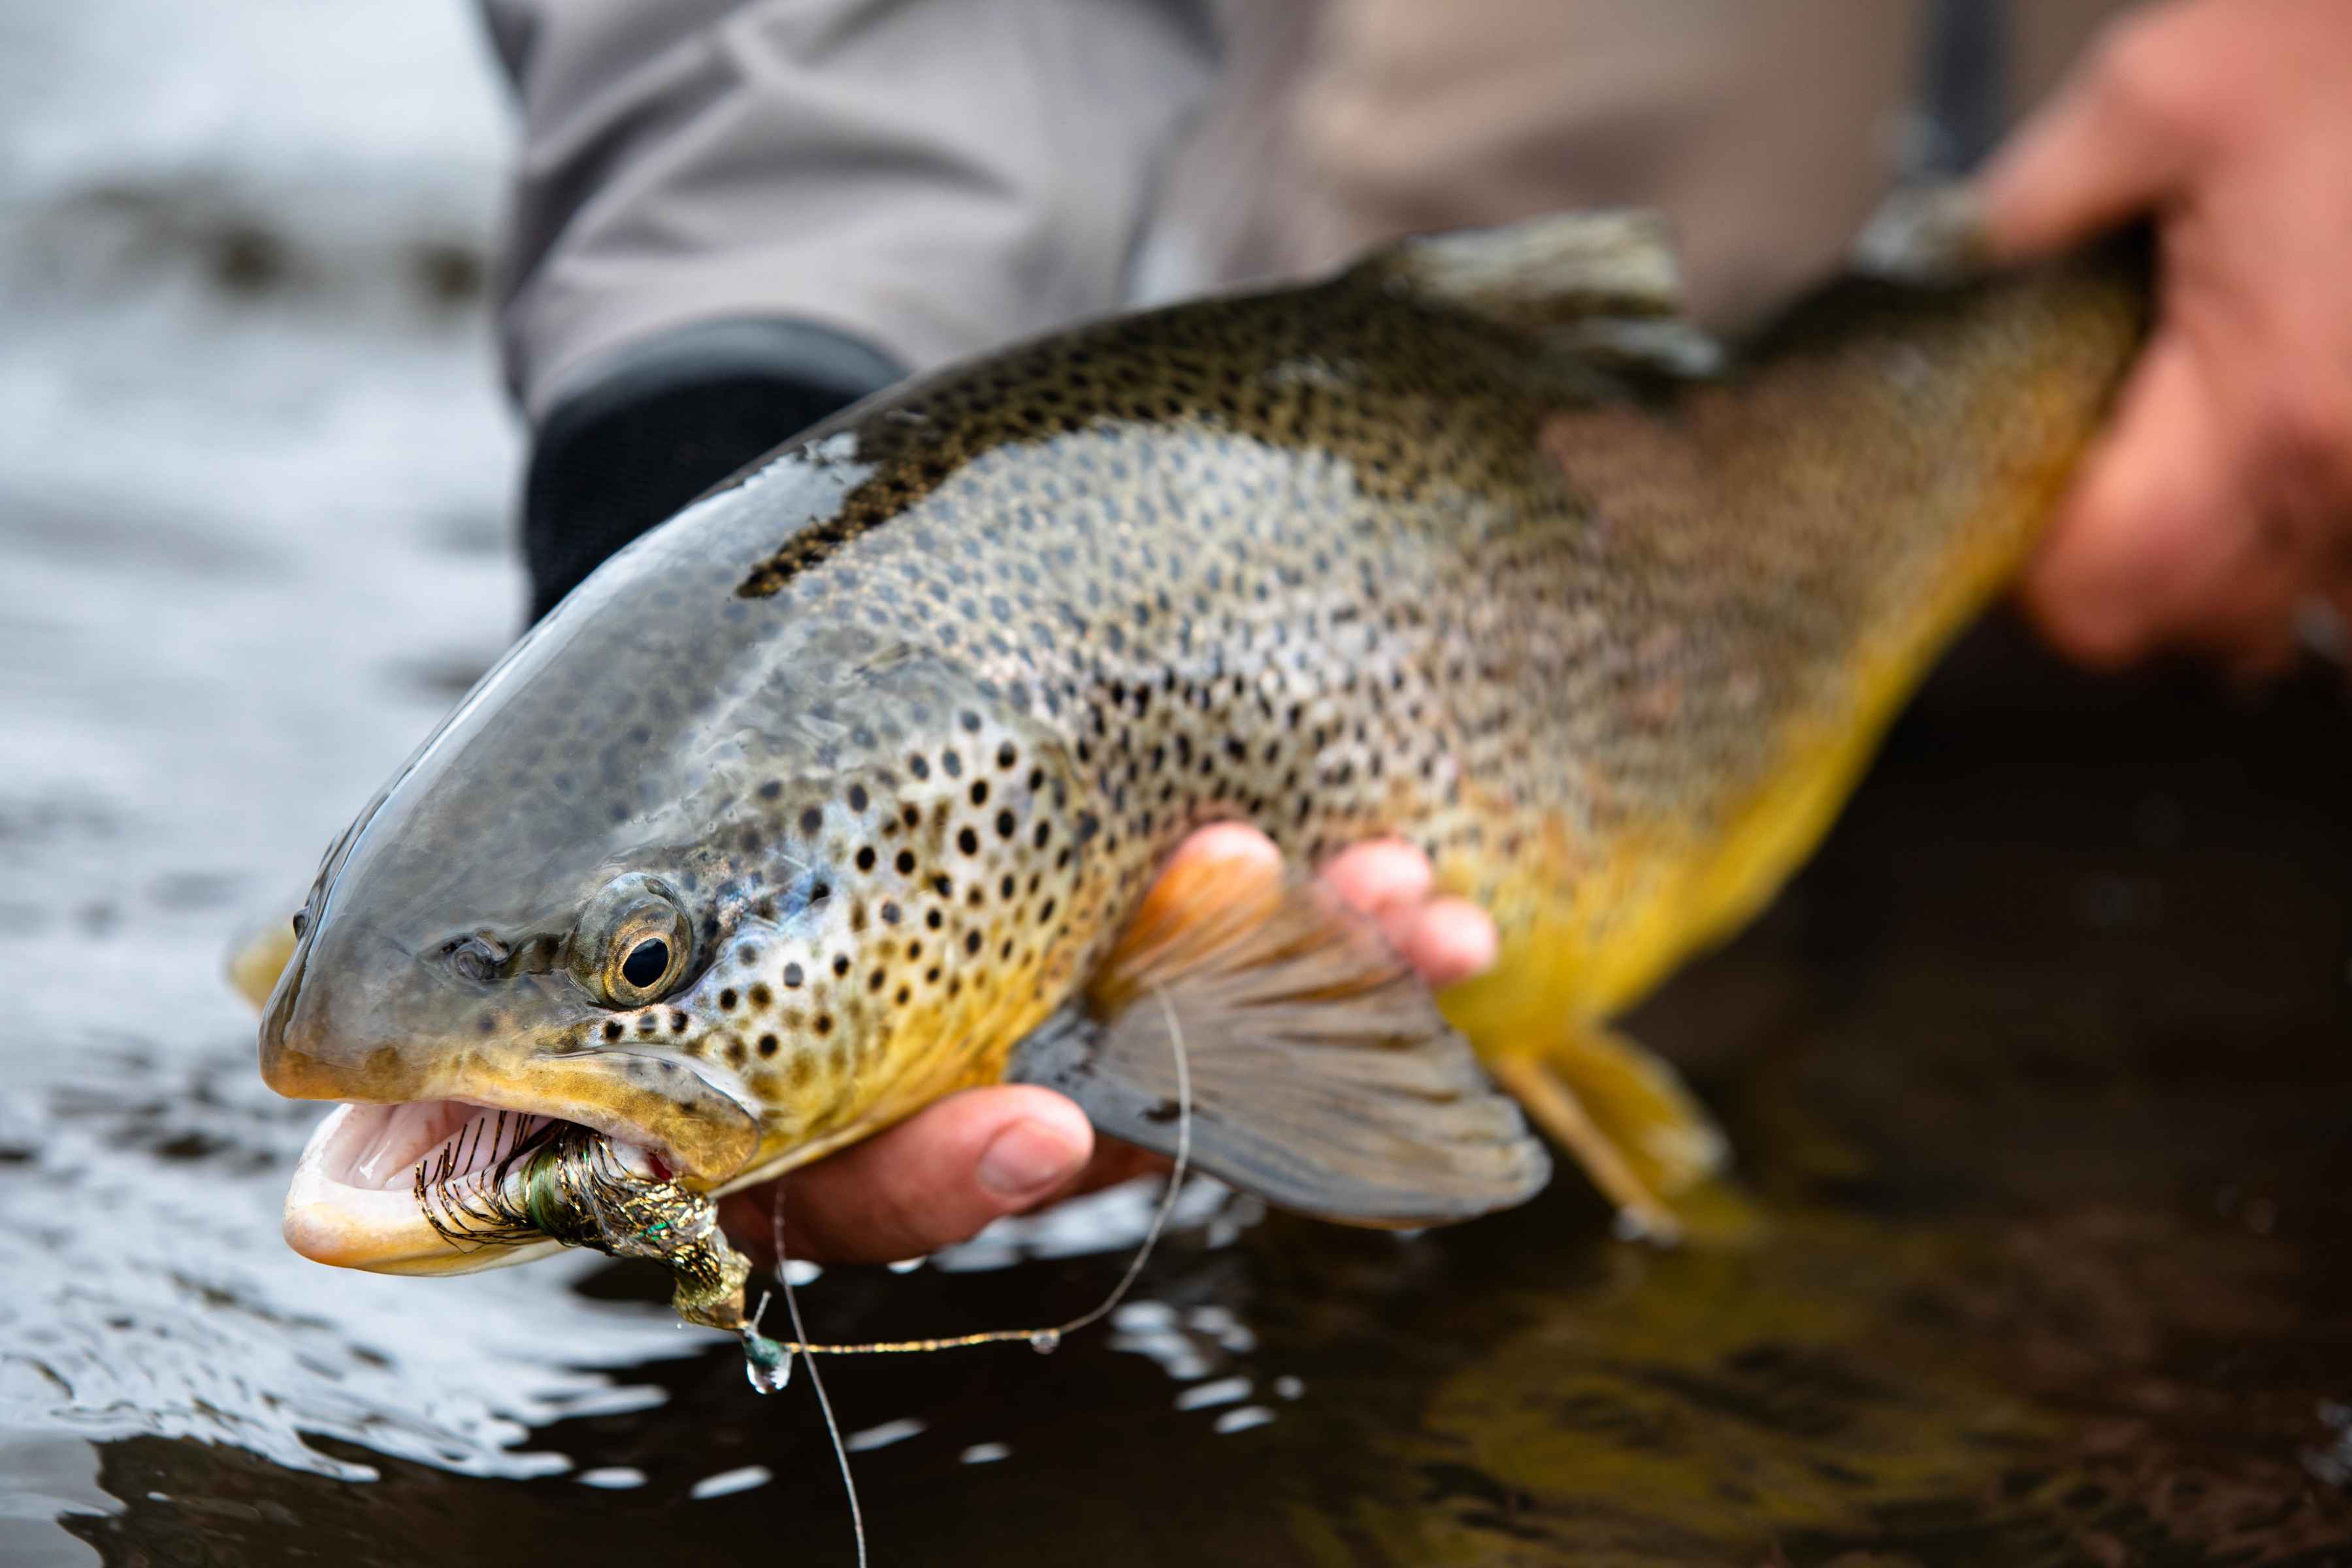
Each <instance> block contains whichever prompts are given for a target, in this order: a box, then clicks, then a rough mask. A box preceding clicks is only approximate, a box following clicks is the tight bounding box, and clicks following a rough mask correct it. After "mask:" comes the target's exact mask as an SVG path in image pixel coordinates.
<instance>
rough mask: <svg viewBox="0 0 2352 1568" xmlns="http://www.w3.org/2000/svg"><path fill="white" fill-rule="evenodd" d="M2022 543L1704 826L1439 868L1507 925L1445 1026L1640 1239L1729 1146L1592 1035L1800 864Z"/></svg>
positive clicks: (2014, 508)
mask: <svg viewBox="0 0 2352 1568" xmlns="http://www.w3.org/2000/svg"><path fill="white" fill-rule="evenodd" d="M2064 471H2065V468H2064V465H2063V464H2058V465H2053V467H2051V468H2048V469H2046V470H2042V471H2039V472H2036V473H2033V474H2030V475H2018V476H2015V477H2014V480H2013V483H2012V485H2011V487H2008V488H2007V493H2006V494H2004V495H2001V496H2000V497H1998V498H1997V499H1998V500H2000V502H2002V503H2003V504H2004V505H2005V506H2006V507H2007V508H2008V509H2010V510H2009V515H2011V516H2014V517H2018V518H2021V519H2038V518H2039V517H2041V516H2042V515H2043V514H2044V513H2045V512H2046V510H2047V509H2048V506H2049V503H2050V501H2051V500H2052V499H2053V497H2054V494H2055V491H2056V489H2057V487H2058V486H2059V484H2061V483H2062V482H2063V476H2064ZM2035 531H2036V530H2035V528H2034V527H2033V526H2032V524H2030V523H2023V524H2021V525H2019V526H2017V527H2015V528H2013V529H2010V530H2007V531H1999V530H1989V531H1986V532H1985V533H1984V534H1983V535H1980V536H1979V540H1978V542H1976V543H1975V544H1974V546H1973V547H1972V548H1969V549H1966V550H1964V551H1962V552H1958V554H1957V556H1956V558H1955V559H1953V560H1952V561H1951V562H1950V563H1948V570H1947V571H1946V572H1945V573H1944V574H1943V580H1942V583H1941V584H1940V585H1939V588H1938V590H1937V592H1936V593H1935V594H1934V595H1932V596H1931V597H1930V598H1928V599H1927V600H1926V601H1924V602H1922V603H1921V604H1920V605H1918V606H1917V608H1916V612H1915V613H1913V614H1912V615H1910V616H1907V617H1906V618H1905V619H1904V620H1903V622H1902V623H1901V624H1900V625H1898V626H1893V627H1889V628H1887V629H1885V631H1884V632H1883V633H1881V635H1879V636H1877V637H1874V638H1872V639H1870V640H1869V641H1868V642H1867V643H1866V644H1865V645H1864V647H1860V648H1858V649H1857V650H1856V654H1855V658H1854V659H1853V667H1852V668H1853V674H1852V675H1851V677H1850V678H1849V679H1847V680H1846V681H1845V682H1843V688H1844V695H1843V700H1838V701H1833V702H1829V703H1824V704H1822V706H1821V708H1819V709H1817V710H1815V711H1814V712H1813V713H1811V714H1809V715H1807V716H1806V717H1804V718H1801V719H1800V720H1798V721H1794V722H1792V723H1790V725H1789V726H1788V729H1787V733H1786V734H1785V735H1784V737H1783V741H1782V745H1781V748H1780V758H1779V761H1778V762H1777V763H1776V764H1775V765H1774V766H1773V767H1772V768H1771V769H1770V770H1769V772H1768V773H1767V774H1766V775H1765V776H1764V778H1763V779H1762V780H1761V782H1760V783H1759V784H1758V785H1757V786H1756V787H1754V788H1752V789H1750V790H1748V791H1747V792H1746V793H1745V795H1744V798H1741V797H1734V798H1733V799H1732V800H1731V802H1730V803H1729V804H1728V805H1727V807H1726V808H1725V809H1722V810H1721V811H1720V812H1719V813H1717V815H1716V817H1715V820H1714V822H1713V823H1712V824H1711V825H1705V824H1699V823H1695V822H1687V821H1660V820H1651V821H1647V822H1640V823H1635V824H1632V825H1629V826H1627V827H1625V828H1624V829H1622V830H1621V831H1620V832H1618V833H1616V834H1615V835H1613V836H1612V837H1611V838H1610V840H1609V841H1608V842H1606V843H1604V844H1600V845H1591V844H1578V843H1576V842H1574V841H1573V840H1572V839H1571V838H1570V837H1569V835H1568V834H1567V833H1566V832H1565V831H1563V825H1559V824H1548V825H1547V828H1548V830H1547V831H1546V832H1544V833H1542V834H1541V835H1539V836H1537V837H1538V838H1539V840H1540V843H1541V847H1539V848H1538V850H1537V851H1536V852H1534V853H1532V854H1529V855H1528V856H1526V857H1524V858H1521V859H1519V860H1517V862H1516V863H1514V864H1513V865H1511V866H1509V867H1507V868H1499V870H1500V875H1499V877H1498V876H1497V875H1496V869H1497V868H1488V867H1485V866H1482V865H1480V864H1479V863H1478V862H1476V861H1475V860H1474V859H1470V858H1454V859H1449V860H1448V861H1446V862H1444V863H1441V865H1440V866H1439V868H1438V878H1439V883H1440V885H1441V886H1442V887H1444V888H1447V889H1450V890H1454V891H1466V890H1467V889H1471V888H1473V887H1484V888H1485V889H1487V890H1488V892H1489V896H1490V898H1491V899H1492V900H1493V903H1494V905H1495V907H1496V910H1497V912H1498V913H1499V914H1500V915H1501V916H1502V918H1501V920H1500V921H1499V924H1500V928H1501V938H1502V941H1501V948H1500V952H1499V954H1498V957H1497V960H1496V964H1495V965H1494V967H1493V968H1492V969H1490V970H1489V971H1488V972H1487V973H1485V974H1483V975H1481V976H1479V977H1478V978H1476V979H1475V980H1472V981H1469V982H1466V983H1465V984H1461V985H1457V986H1455V987H1454V988H1452V989H1451V990H1449V991H1448V992H1446V993H1445V994H1444V996H1443V998H1442V999H1441V1001H1442V1005H1443V1006H1444V1013H1445V1016H1446V1018H1447V1020H1448V1021H1449V1022H1451V1023H1452V1024H1453V1025H1454V1027H1455V1028H1457V1029H1459V1030H1460V1031H1461V1032H1462V1033H1463V1035H1464V1036H1465V1037H1467V1038H1468V1039H1469V1040H1470V1042H1471V1043H1472V1045H1473V1046H1474V1047H1475V1048H1476V1049H1477V1051H1478V1053H1479V1055H1480V1057H1481V1058H1483V1059H1485V1060H1486V1062H1487V1063H1488V1064H1489V1065H1490V1067H1492V1068H1494V1069H1495V1071H1496V1077H1497V1079H1499V1080H1500V1081H1501V1082H1502V1083H1503V1084H1504V1086H1505V1087H1506V1088H1508V1089H1512V1090H1513V1092H1514V1093H1516V1094H1517V1095H1518V1096H1519V1098H1520V1099H1521V1100H1522V1102H1523V1103H1524V1104H1525V1105H1526V1107H1527V1109H1528V1112H1529V1114H1530V1115H1531V1116H1532V1117H1533V1118H1534V1119H1535V1120H1536V1121H1538V1123H1539V1124H1541V1125H1542V1126H1544V1127H1545V1129H1546V1130H1547V1131H1549V1132H1551V1133H1552V1135H1553V1136H1554V1138H1555V1139H1556V1140H1557V1141H1559V1142H1561V1143H1563V1144H1564V1145H1566V1146H1567V1147H1568V1148H1569V1150H1570V1152H1572V1153H1574V1154H1576V1155H1577V1157H1578V1158H1579V1160H1580V1163H1582V1164H1583V1165H1584V1166H1585V1168H1586V1170H1587V1173H1589V1174H1591V1176H1592V1177H1593V1178H1594V1180H1595V1182H1596V1183H1597V1184H1599V1185H1600V1186H1601V1188H1602V1190H1603V1191H1604V1192H1605V1193H1606V1194H1608V1195H1609V1196H1610V1197H1611V1198H1612V1200H1613V1201H1615V1202H1616V1203H1617V1204H1618V1205H1620V1208H1621V1211H1622V1212H1623V1213H1625V1214H1626V1215H1628V1216H1629V1217H1630V1218H1632V1219H1633V1221H1634V1222H1635V1224H1636V1225H1637V1226H1638V1227H1640V1228H1643V1229H1647V1230H1650V1231H1652V1232H1654V1233H1660V1232H1663V1233H1667V1234H1673V1233H1676V1232H1678V1230H1679V1224H1678V1222H1677V1221H1676V1220H1675V1218H1674V1216H1673V1215H1672V1212H1671V1210H1670V1208H1669V1206H1668V1205H1666V1204H1665V1203H1664V1199H1665V1198H1667V1197H1671V1196H1673V1195H1674V1194H1675V1193H1676V1192H1678V1191H1680V1190H1682V1189H1684V1188H1687V1187H1689V1186H1691V1185H1692V1184H1696V1182H1697V1181H1699V1180H1700V1179H1702V1178H1703V1177H1705V1176H1706V1175H1708V1174H1710V1173H1713V1171H1714V1170H1715V1169H1716V1168H1717V1166H1718V1165H1719V1164H1720V1163H1721V1161H1722V1159H1723V1156H1724V1152H1725V1151H1724V1146H1723V1143H1722V1141H1721V1139H1720V1137H1719V1135H1717V1133H1716V1132H1715V1131H1714V1130H1713V1128H1712V1126H1711V1124H1710V1123H1709V1122H1708V1121H1707V1119H1706V1112H1705V1111H1704V1110H1703V1109H1701V1108H1700V1107H1699V1106H1698V1104H1697V1102H1696V1100H1694V1099H1692V1098H1691V1097H1690V1096H1689V1095H1688V1093H1687V1091H1686V1090H1684V1089H1682V1088H1681V1086H1680V1083H1679V1081H1678V1079H1676V1078H1675V1075H1674V1073H1673V1071H1672V1069H1671V1068H1667V1067H1666V1066H1665V1065H1664V1063H1663V1062H1660V1061H1657V1060H1656V1059H1655V1058H1651V1057H1650V1056H1649V1055H1648V1054H1647V1053H1646V1052H1643V1051H1642V1050H1641V1049H1640V1048H1639V1047H1635V1046H1633V1045H1632V1044H1631V1043H1630V1042H1627V1041H1624V1040H1622V1038H1620V1037H1616V1036H1614V1035H1612V1034H1611V1033H1610V1031H1609V1030H1608V1028H1607V1021H1608V1020H1609V1019H1611V1018H1613V1017H1614V1016H1617V1015H1618V1014H1620V1013H1622V1012H1623V1011H1625V1010H1626V1009H1628V1008H1630V1007H1632V1006H1633V1005H1634V1004H1636V1003H1638V1002H1639V1001H1641V1000H1642V998H1643V996H1644V995H1646V994H1648V993H1649V992H1650V991H1651V990H1652V989H1653V988H1654V986H1655V985H1657V984H1659V983H1660V982H1661V981H1663V980H1664V978H1665V977H1666V976H1667V975H1668V974H1669V973H1672V972H1673V970H1674V969H1675V967H1676V966H1677V965H1679V964H1680V963H1682V962H1684V961H1685V959H1687V958H1689V957H1691V956H1693V955H1694V954H1696V952H1701V951H1704V950H1705V949H1706V948H1707V947H1709V946H1711V945H1713V944H1714V943H1716V942H1720V941H1722V940H1724V939H1725V938H1727V937H1728V936H1729V935H1731V934H1732V933H1734V932H1735V931H1738V929H1739V928H1740V927H1741V926H1743V925H1745V924H1746V923H1747V922H1748V921H1749V920H1750V919H1751V918H1753V916H1754V915H1755V914H1756V913H1757V912H1758V911H1759V910H1760V909H1762V908H1763V906H1764V905H1765V904H1766V903H1768V902H1769V900H1771V898H1772V896H1773V895H1774V894H1775V893H1776V892H1778V891H1779V889H1780V887H1781V886H1782V884H1783V883H1785V882H1786V881H1787V880H1788V879H1789V878H1790V876H1791V875H1792V874H1793V873H1794V872H1795V871H1796V869H1797V868H1798V867H1799V866H1800V865H1801V864H1802V863H1803V861H1804V860H1805V858H1807V857H1808V856H1809V855H1811V852H1812V850H1813V849H1814V847H1816V846H1817V845H1819V843H1820V842H1821V840H1822V837H1824V836H1825V835H1826V834H1827V833H1828V831H1829V828H1830V826H1831V824H1832V822H1833V821H1834V820H1835V818H1836V816H1837V813H1838V810H1839V808H1840V807H1841V806H1842V805H1843V804H1844V802H1845V800H1846V798H1847V797H1848V796H1849V795H1851V794H1852V793H1853V788H1854V786H1855V784H1857V783H1858V782H1859V780H1860V778H1861V776H1862V773H1863V772H1864V769H1865V768H1866V767H1867V766H1868V764H1869V763H1870V760H1871V758H1872V756H1873V755H1874V753H1875V752H1876V750H1877V747H1878V743H1879V742H1880V740H1881V739H1882V738H1883V737H1884V736H1885V732H1886V730H1887V728H1888V726H1889V725H1890V724H1891V723H1892V722H1893V721H1894V718H1895V714H1896V713H1897V712H1899V711H1900V710H1901V707H1902V704H1903V703H1904V701H1905V700H1906V699H1907V698H1908V697H1909V695H1910V694H1911V692H1912V691H1913V690H1914V689H1916V686H1917V685H1918V683H1919V681H1920V679H1922V678H1923V677H1924V675H1925V674H1926V672H1927V669H1928V668H1929V667H1930V666H1931V665H1932V664H1933V662H1934V661H1935V659H1936V658H1937V657H1938V656H1939V655H1940V654H1941V653H1942V651H1943V649H1944V648H1945V647H1946V646H1947V645H1948V643H1949V642H1950V641H1951V639H1952V638H1953V637H1955V636H1957V635H1958V632H1959V631H1960V630H1961V629H1962V628H1963V627H1965V626H1967V625H1968V624H1969V622H1970V621H1971V620H1972V619H1973V618H1974V617H1975V616H1977V614H1978V613H1979V611H1980V610H1981V609H1982V607H1983V605H1984V604H1985V603H1986V601H1987V600H1989V599H1990V597H1991V595H1993V594H1994V593H1995V592H1996V591H1998V589H1999V588H2000V585H2001V584H2003V583H2004V582H2006V581H2007V580H2008V578H2009V577H2010V576H2011V574H2013V573H2014V571H2015V570H2016V568H2017V565H2018V563H2019V562H2020V561H2021V558H2022V556H2023V554H2024V552H2025V550H2026V548H2027V547H2028V546H2029V544H2030V543H2031V542H2032V537H2033V535H2034V533H2035ZM1495 837H1499V836H1497V835H1489V838H1490V839H1492V838H1495ZM1482 872H1483V873H1485V874H1483V875H1482V874H1481V873H1482ZM1515 916H1516V918H1514V917H1515Z"/></svg>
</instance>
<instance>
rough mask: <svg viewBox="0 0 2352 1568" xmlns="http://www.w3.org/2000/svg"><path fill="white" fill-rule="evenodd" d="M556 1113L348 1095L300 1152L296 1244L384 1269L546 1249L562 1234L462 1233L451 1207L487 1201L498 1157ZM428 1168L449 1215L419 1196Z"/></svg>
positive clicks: (446, 1267) (626, 1147) (443, 1265)
mask: <svg viewBox="0 0 2352 1568" xmlns="http://www.w3.org/2000/svg"><path fill="white" fill-rule="evenodd" d="M557 1121H558V1119H557V1118H554V1117H550V1116H541V1115H535V1114H532V1113H530V1112H527V1111H518V1110H504V1109H500V1108H499V1107H496V1106H487V1105H477V1104H474V1103H472V1102H471V1101H467V1100H410V1101H404V1102H402V1103H397V1104H390V1105H368V1104H342V1105H338V1106H336V1107H335V1109H334V1110H331V1111H330V1112H329V1113H328V1114H327V1117H326V1119H325V1120H324V1121H321V1122H320V1123H319V1126H318V1128H317V1130H316V1131H313V1132H312V1133H311V1134H310V1142H309V1143H308V1144H307V1145H306V1146H305V1147H304V1148H303V1151H302V1155H301V1158H300V1159H299V1161H298V1162H296V1163H295V1167H294V1178H293V1180H292V1182H291V1183H290V1184H289V1185H288V1187H287V1190H286V1208H285V1214H284V1218H283V1229H284V1233H285V1237H286V1242H287V1245H288V1246H289V1247H293V1249H294V1250H295V1251H297V1252H299V1253H300V1254H301V1255H302V1256H303V1257H305V1258H310V1259H311V1260H312V1261H314V1262H318V1263H325V1264H330V1265H332V1266H333V1267H335V1268H362V1269H366V1270H368V1271H369V1272H371V1273H376V1274H470V1273H474V1272H477V1271H478V1270H481V1269H485V1268H505V1267H507V1266H508V1265H509V1264H515V1263H523V1262H527V1261H529V1260H530V1259H531V1258H543V1257H545V1256H547V1255H548V1254H549V1253H550V1252H552V1251H554V1250H556V1249H557V1247H559V1245H560V1244H559V1243H557V1242H555V1241H553V1240H551V1239H550V1238H548V1237H541V1236H537V1235H535V1234H533V1233H530V1232H528V1231H524V1232H521V1233H520V1234H515V1233H513V1232H511V1231H509V1232H507V1233H502V1234H501V1235H499V1237H498V1239H496V1240H478V1241H467V1240H463V1239H457V1238H453V1237H452V1236H451V1234H450V1228H451V1227H450V1226H449V1216H450V1215H452V1213H453V1212H454V1213H457V1214H460V1215H462V1214H463V1213H464V1212H465V1211H466V1209H467V1208H468V1207H469V1206H473V1207H478V1200H479V1199H480V1198H481V1196H482V1194H483V1193H484V1191H485V1188H486V1178H488V1177H489V1176H490V1174H491V1173H492V1172H493V1170H494V1168H495V1167H496V1166H497V1165H498V1164H499V1163H500V1162H501V1161H502V1160H505V1159H506V1158H507V1157H508V1156H509V1155H510V1154H511V1153H513V1152H514V1151H515V1150H516V1148H517V1147H519V1146H520V1145H521V1144H522V1143H524V1142H527V1141H529V1140H530V1139H531V1138H532V1137H534V1136H535V1135H537V1134H539V1133H541V1132H542V1131H544V1130H545V1129H546V1128H547V1127H549V1126H550V1125H551V1124H554V1123H556V1122H557ZM608 1137H609V1135H608ZM610 1142H611V1145H612V1148H613V1151H614V1153H615V1154H616V1155H618V1156H619V1157H620V1159H621V1161H622V1162H623V1163H624V1164H625V1165H627V1166H629V1167H630V1168H632V1169H635V1170H637V1171H639V1172H641V1173H646V1174H649V1175H656V1176H658V1175H663V1174H667V1167H666V1166H665V1165H664V1163H663V1162H662V1161H661V1160H660V1159H659V1158H658V1157H657V1156H656V1155H655V1154H654V1153H653V1152H650V1151H648V1150H646V1149H645V1148H644V1147H642V1146H641V1145H638V1144H635V1143H634V1142H628V1141H625V1140H624V1139H620V1138H610ZM420 1171H421V1172H422V1173H423V1174H424V1177H425V1191H426V1193H427V1194H429V1195H430V1196H431V1197H432V1198H433V1200H434V1205H435V1209H436V1211H437V1213H438V1215H439V1216H440V1222H441V1223H439V1224H436V1216H435V1215H434V1214H428V1212H427V1210H426V1206H425V1204H424V1203H422V1202H420V1201H419V1195H418V1174H419V1173H420Z"/></svg>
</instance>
